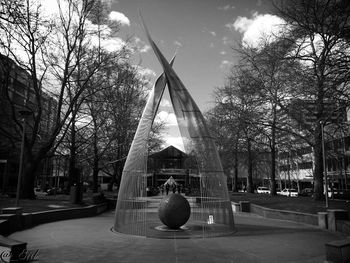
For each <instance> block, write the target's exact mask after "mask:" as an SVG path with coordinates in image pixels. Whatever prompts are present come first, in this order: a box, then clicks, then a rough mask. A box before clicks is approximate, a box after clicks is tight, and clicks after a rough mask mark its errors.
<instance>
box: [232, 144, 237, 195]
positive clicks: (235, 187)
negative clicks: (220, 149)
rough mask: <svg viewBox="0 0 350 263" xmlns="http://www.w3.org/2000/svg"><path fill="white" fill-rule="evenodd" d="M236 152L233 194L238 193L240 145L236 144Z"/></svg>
mask: <svg viewBox="0 0 350 263" xmlns="http://www.w3.org/2000/svg"><path fill="white" fill-rule="evenodd" d="M235 148H236V149H235V152H234V158H235V159H234V178H233V188H232V191H233V192H238V143H236V147H235Z"/></svg>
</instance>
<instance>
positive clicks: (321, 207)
mask: <svg viewBox="0 0 350 263" xmlns="http://www.w3.org/2000/svg"><path fill="white" fill-rule="evenodd" d="M230 198H231V201H233V202H237V203H238V202H239V201H250V202H251V203H252V204H256V205H260V206H263V207H266V208H271V209H278V210H286V211H296V212H301V213H308V214H317V212H325V211H327V209H344V210H347V211H349V214H350V201H345V200H332V199H329V207H328V208H326V202H325V201H324V200H323V201H314V200H313V199H312V198H311V197H306V196H299V197H287V196H280V195H277V196H270V195H266V194H250V193H232V194H231V196H230Z"/></svg>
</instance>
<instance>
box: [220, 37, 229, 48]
mask: <svg viewBox="0 0 350 263" xmlns="http://www.w3.org/2000/svg"><path fill="white" fill-rule="evenodd" d="M222 44H223V45H225V46H227V45H231V41H230V40H229V38H228V37H227V36H224V37H223V38H222Z"/></svg>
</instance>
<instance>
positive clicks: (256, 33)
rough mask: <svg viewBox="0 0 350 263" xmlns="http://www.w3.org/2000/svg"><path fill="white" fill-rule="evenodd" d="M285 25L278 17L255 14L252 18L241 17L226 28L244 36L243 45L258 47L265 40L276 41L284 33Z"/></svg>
mask: <svg viewBox="0 0 350 263" xmlns="http://www.w3.org/2000/svg"><path fill="white" fill-rule="evenodd" d="M283 25H284V20H283V19H282V18H280V17H278V16H275V15H270V14H258V13H257V12H255V13H254V14H253V15H252V17H251V18H247V17H242V16H239V17H237V19H236V20H235V21H234V22H233V23H228V24H226V25H225V26H226V27H227V28H229V29H230V30H232V31H233V30H236V31H238V32H240V33H241V34H243V37H242V42H243V44H246V45H250V46H253V47H258V46H259V43H260V42H261V40H263V39H266V40H268V41H270V42H272V41H274V40H275V37H274V36H276V35H278V34H280V33H281V32H282V30H283Z"/></svg>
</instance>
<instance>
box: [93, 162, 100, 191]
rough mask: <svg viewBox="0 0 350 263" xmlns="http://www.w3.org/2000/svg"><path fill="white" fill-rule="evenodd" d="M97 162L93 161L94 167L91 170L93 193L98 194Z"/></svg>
mask: <svg viewBox="0 0 350 263" xmlns="http://www.w3.org/2000/svg"><path fill="white" fill-rule="evenodd" d="M98 172H99V169H98V160H96V158H95V159H94V167H93V169H92V182H93V192H94V193H97V192H98Z"/></svg>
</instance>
